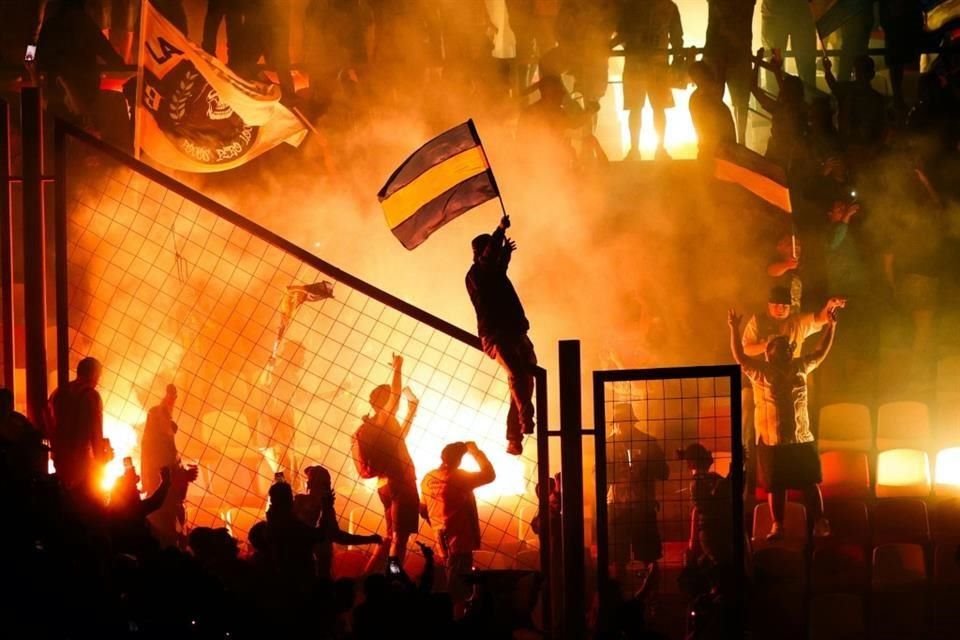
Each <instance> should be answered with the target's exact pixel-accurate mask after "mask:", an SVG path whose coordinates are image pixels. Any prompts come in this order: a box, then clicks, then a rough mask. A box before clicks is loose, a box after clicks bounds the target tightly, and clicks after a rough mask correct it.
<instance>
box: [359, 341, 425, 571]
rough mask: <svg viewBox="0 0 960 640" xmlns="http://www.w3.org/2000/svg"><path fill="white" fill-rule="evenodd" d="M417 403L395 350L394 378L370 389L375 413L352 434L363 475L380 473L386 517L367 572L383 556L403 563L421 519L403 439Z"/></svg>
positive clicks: (378, 492) (381, 559)
mask: <svg viewBox="0 0 960 640" xmlns="http://www.w3.org/2000/svg"><path fill="white" fill-rule="evenodd" d="M401 393H402V394H403V395H404V396H405V397H406V399H407V415H406V416H405V417H404V419H403V424H400V422H398V421H397V408H398V407H399V405H400V395H401ZM418 404H419V401H418V400H417V398H416V396H414V395H413V392H412V391H410V389H409V388H406V387H403V357H402V356H398V355H394V356H393V380H392V381H391V383H390V384H389V385H386V384H382V385H380V386H379V387H377V388H376V389H374V390H373V391H372V392H371V393H370V407H371V408H372V409H373V415H368V416H365V417H364V418H363V424H362V425H360V428H359V429H357V431H356V432H355V433H354V436H353V461H354V464H356V466H357V472H358V473H359V474H360V477H361V478H377V479H378V483H377V484H378V488H377V494H378V495H379V496H380V502H381V503H382V504H383V513H384V516H385V518H386V520H387V537H386V539H384V541H383V543H382V544H381V545H380V547H379V548H378V549H377V551H376V553H375V554H374V555H373V556H372V557H371V558H370V561H369V562H368V563H367V573H373V571H374V570H376V569H377V568H378V566H379V564H380V563H381V562H383V559H384V556H388V560H389V562H390V563H391V564H395V565H397V566H403V558H404V556H405V555H406V552H407V540H408V539H409V538H410V536H411V535H413V534H415V533H416V532H417V529H418V528H419V525H420V495H419V494H418V492H417V473H416V469H415V467H414V466H413V458H411V457H410V451H409V450H408V449H407V443H406V439H407V435H408V434H409V433H410V427H411V426H413V419H414V417H415V416H416V414H417V405H418ZM388 554H389V555H388Z"/></svg>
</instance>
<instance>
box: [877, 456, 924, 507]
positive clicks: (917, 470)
mask: <svg viewBox="0 0 960 640" xmlns="http://www.w3.org/2000/svg"><path fill="white" fill-rule="evenodd" d="M930 488H931V483H930V458H929V456H927V452H926V451H921V450H920V449H890V450H888V451H881V452H880V454H879V455H878V456H877V486H876V493H877V497H878V498H898V497H915V498H925V497H927V496H929V495H930Z"/></svg>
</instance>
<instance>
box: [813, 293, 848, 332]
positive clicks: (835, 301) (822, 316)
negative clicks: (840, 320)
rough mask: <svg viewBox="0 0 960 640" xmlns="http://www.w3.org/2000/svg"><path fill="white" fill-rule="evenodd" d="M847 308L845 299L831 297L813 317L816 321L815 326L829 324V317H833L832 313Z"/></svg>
mask: <svg viewBox="0 0 960 640" xmlns="http://www.w3.org/2000/svg"><path fill="white" fill-rule="evenodd" d="M845 306H847V299H846V298H839V297H833V298H830V299H829V300H827V302H826V304H824V305H823V308H822V309H820V311H818V312H817V313H816V315H815V316H814V317H813V318H814V320H816V321H817V324H820V325H824V324H827V323H828V322H830V316H831V315H833V312H834V311H835V310H836V309H843V308H844V307H845Z"/></svg>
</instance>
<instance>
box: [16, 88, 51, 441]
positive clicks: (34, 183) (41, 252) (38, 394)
mask: <svg viewBox="0 0 960 640" xmlns="http://www.w3.org/2000/svg"><path fill="white" fill-rule="evenodd" d="M20 121H21V131H22V132H23V256H24V260H23V263H24V264H23V266H24V273H23V292H24V305H23V306H24V325H25V328H26V331H25V336H26V365H27V417H28V418H29V419H30V420H31V421H32V422H33V423H34V424H36V425H43V410H44V407H45V406H46V403H47V335H46V334H47V280H46V277H47V273H46V271H47V268H46V267H47V265H46V255H47V252H46V249H47V247H46V242H45V235H46V234H45V233H44V231H45V227H46V223H45V216H44V211H43V182H42V181H41V176H42V174H43V113H42V111H41V108H40V89H39V88H37V87H24V88H23V89H22V91H21V93H20Z"/></svg>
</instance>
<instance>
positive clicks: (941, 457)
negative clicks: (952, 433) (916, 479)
mask: <svg viewBox="0 0 960 640" xmlns="http://www.w3.org/2000/svg"><path fill="white" fill-rule="evenodd" d="M934 468H935V469H936V473H937V476H936V477H937V479H936V486H935V487H934V491H935V493H936V494H937V495H938V496H960V447H951V448H949V449H942V450H941V451H939V452H937V463H936V467H934Z"/></svg>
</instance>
